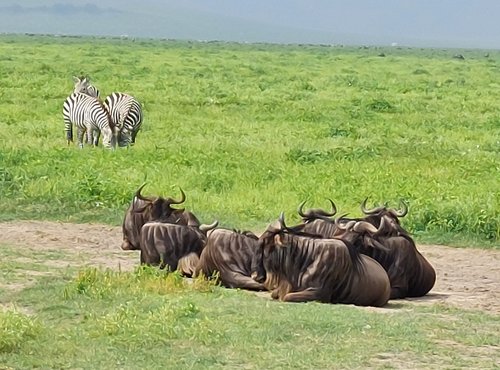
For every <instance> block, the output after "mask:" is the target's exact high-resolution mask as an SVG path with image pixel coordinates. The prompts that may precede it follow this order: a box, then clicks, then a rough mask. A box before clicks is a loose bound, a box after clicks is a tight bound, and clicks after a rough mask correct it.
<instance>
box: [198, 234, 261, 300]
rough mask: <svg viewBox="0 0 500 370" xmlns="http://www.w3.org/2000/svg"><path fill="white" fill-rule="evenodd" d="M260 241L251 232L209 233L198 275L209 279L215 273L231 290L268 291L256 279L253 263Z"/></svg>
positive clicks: (201, 256)
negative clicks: (253, 274) (253, 273)
mask: <svg viewBox="0 0 500 370" xmlns="http://www.w3.org/2000/svg"><path fill="white" fill-rule="evenodd" d="M258 244H259V243H258V238H257V236H256V235H255V234H253V233H250V232H243V233H241V232H237V231H233V230H226V229H215V230H212V231H210V232H209V233H208V237H207V244H206V245H205V248H204V249H203V252H201V255H200V262H199V264H198V266H197V268H196V273H195V275H198V274H200V273H203V274H204V275H205V276H206V277H210V276H212V275H213V274H214V273H215V272H218V274H219V280H220V282H221V284H222V285H224V286H225V287H227V288H242V289H251V290H264V289H265V288H264V285H263V284H262V283H258V282H256V281H255V280H254V279H252V278H251V277H250V276H251V273H252V272H253V271H254V269H252V261H253V260H254V258H255V254H256V252H257V249H258Z"/></svg>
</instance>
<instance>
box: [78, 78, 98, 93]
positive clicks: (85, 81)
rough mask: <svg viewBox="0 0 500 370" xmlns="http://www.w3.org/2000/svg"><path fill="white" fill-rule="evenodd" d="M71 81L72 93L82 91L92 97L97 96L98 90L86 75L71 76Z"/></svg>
mask: <svg viewBox="0 0 500 370" xmlns="http://www.w3.org/2000/svg"><path fill="white" fill-rule="evenodd" d="M73 81H74V83H75V86H74V88H73V92H74V93H82V94H86V95H89V96H92V97H94V98H99V90H98V89H97V87H95V86H94V85H92V84H91V83H90V79H89V78H88V77H84V76H81V77H76V76H73Z"/></svg>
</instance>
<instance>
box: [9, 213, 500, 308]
mask: <svg viewBox="0 0 500 370" xmlns="http://www.w3.org/2000/svg"><path fill="white" fill-rule="evenodd" d="M0 235H1V238H0V244H6V245H12V246H20V247H23V248H24V249H26V248H28V249H32V250H40V249H47V250H61V251H63V252H65V254H66V255H67V254H71V255H74V256H75V258H72V260H71V261H66V260H60V261H54V260H51V261H50V264H51V265H52V264H59V263H60V265H62V266H65V265H69V264H73V265H74V264H75V260H76V261H79V262H78V263H79V264H80V265H81V266H96V267H107V268H116V269H117V268H120V269H122V270H130V269H132V268H133V267H134V266H136V265H137V264H138V262H139V255H138V252H137V251H122V250H121V249H120V244H121V239H122V234H121V228H119V227H111V226H106V225H99V224H69V223H58V222H39V221H15V222H5V223H0ZM418 248H419V250H420V251H421V253H422V254H423V255H424V256H425V257H426V258H427V259H428V260H429V261H430V263H431V264H432V265H433V266H434V268H435V269H436V272H437V281H436V285H435V286H434V288H433V289H432V291H431V292H430V293H429V294H428V295H427V296H425V297H422V298H414V299H408V300H407V301H412V302H414V303H416V304H424V303H432V302H445V303H448V304H451V305H454V306H457V307H461V308H466V309H481V310H484V311H488V312H491V313H495V314H498V313H500V251H498V250H481V249H466V248H452V247H447V246H442V245H419V246H418Z"/></svg>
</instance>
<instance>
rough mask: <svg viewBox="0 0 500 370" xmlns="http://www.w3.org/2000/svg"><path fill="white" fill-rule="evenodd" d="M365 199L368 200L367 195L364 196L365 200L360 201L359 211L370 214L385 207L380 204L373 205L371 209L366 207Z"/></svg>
mask: <svg viewBox="0 0 500 370" xmlns="http://www.w3.org/2000/svg"><path fill="white" fill-rule="evenodd" d="M367 201H368V197H366V198H365V200H364V201H363V202H362V203H361V211H362V212H363V213H364V214H365V215H372V214H374V213H377V212H380V211H382V210H383V209H384V208H385V207H384V206H381V207H375V208H372V209H366V202H367Z"/></svg>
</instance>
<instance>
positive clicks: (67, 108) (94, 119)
mask: <svg viewBox="0 0 500 370" xmlns="http://www.w3.org/2000/svg"><path fill="white" fill-rule="evenodd" d="M63 118H64V131H65V132H66V139H67V141H68V145H69V144H70V143H71V142H73V124H75V126H76V127H77V138H78V145H79V147H80V148H83V135H84V133H85V131H86V133H87V143H88V144H91V145H92V144H93V145H94V146H97V145H98V143H99V135H100V133H101V132H102V134H103V145H104V146H105V147H107V148H114V147H115V146H116V128H115V125H114V123H113V121H112V120H111V117H110V115H109V112H108V111H107V109H106V108H105V107H104V105H103V104H102V103H101V101H100V100H99V99H96V98H94V97H92V96H89V95H86V94H82V93H72V94H71V95H70V96H68V97H67V98H66V100H65V101H64V104H63Z"/></svg>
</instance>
